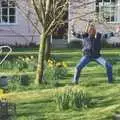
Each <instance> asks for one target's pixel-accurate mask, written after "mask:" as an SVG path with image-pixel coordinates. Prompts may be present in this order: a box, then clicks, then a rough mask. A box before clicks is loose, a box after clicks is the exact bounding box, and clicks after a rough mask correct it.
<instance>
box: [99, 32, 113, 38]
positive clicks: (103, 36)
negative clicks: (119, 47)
mask: <svg viewBox="0 0 120 120" xmlns="http://www.w3.org/2000/svg"><path fill="white" fill-rule="evenodd" d="M113 36H114V33H113V32H107V33H103V34H102V38H101V39H108V38H110V37H113Z"/></svg>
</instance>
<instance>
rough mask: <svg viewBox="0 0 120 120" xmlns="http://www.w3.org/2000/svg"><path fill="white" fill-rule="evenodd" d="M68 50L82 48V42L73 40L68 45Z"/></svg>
mask: <svg viewBox="0 0 120 120" xmlns="http://www.w3.org/2000/svg"><path fill="white" fill-rule="evenodd" d="M68 48H82V41H80V40H73V41H70V43H69V44H68Z"/></svg>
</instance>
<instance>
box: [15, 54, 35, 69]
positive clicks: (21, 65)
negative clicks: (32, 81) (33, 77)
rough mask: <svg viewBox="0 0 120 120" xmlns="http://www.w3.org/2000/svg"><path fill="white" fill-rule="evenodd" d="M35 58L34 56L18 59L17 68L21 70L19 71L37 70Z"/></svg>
mask: <svg viewBox="0 0 120 120" xmlns="http://www.w3.org/2000/svg"><path fill="white" fill-rule="evenodd" d="M35 63H36V62H35V58H34V56H30V57H18V59H17V60H16V67H17V68H18V69H19V71H22V70H24V69H27V70H29V71H33V70H35V67H36V64H35Z"/></svg>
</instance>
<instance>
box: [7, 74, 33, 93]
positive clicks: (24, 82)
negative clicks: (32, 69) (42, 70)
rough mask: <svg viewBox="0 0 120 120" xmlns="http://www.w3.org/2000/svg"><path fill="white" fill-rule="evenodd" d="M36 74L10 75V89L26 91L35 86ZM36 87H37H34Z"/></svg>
mask: <svg viewBox="0 0 120 120" xmlns="http://www.w3.org/2000/svg"><path fill="white" fill-rule="evenodd" d="M34 79H35V76H34V75H29V74H25V75H14V76H11V77H9V80H8V91H24V90H28V89H32V87H33V88H34V84H33V83H34ZM34 89H35V88H34Z"/></svg>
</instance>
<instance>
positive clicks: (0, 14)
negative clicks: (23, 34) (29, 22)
mask: <svg viewBox="0 0 120 120" xmlns="http://www.w3.org/2000/svg"><path fill="white" fill-rule="evenodd" d="M2 1H4V0H1V2H2ZM10 1H16V0H8V2H10ZM8 4H9V3H8ZM4 8H7V12H8V15H7V17H8V22H2V9H4ZM10 8H14V9H15V15H10V14H9V12H10ZM0 11H1V13H0V16H1V17H0V19H1V22H0V25H16V24H17V6H15V7H9V5H8V7H2V6H1V3H0ZM10 16H14V17H15V22H14V23H10V21H9V17H10Z"/></svg>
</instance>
